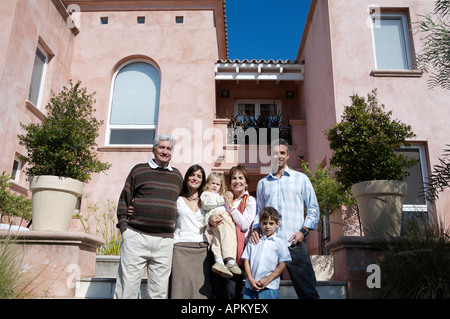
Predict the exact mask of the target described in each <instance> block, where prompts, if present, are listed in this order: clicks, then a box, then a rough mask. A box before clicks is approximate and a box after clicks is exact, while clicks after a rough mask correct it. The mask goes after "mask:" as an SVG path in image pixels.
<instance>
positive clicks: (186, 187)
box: [181, 164, 206, 196]
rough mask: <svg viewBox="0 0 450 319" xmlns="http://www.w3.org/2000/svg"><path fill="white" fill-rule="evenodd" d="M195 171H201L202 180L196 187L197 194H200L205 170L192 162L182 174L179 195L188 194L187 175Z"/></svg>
mask: <svg viewBox="0 0 450 319" xmlns="http://www.w3.org/2000/svg"><path fill="white" fill-rule="evenodd" d="M196 171H200V172H201V173H202V182H201V184H200V187H199V188H198V195H199V196H200V194H201V193H202V191H203V187H204V186H205V183H206V174H205V170H204V169H203V167H201V166H200V165H198V164H194V165H192V166H191V167H189V168H188V170H187V171H186V174H184V180H183V190H182V191H181V195H182V196H188V195H189V188H188V186H187V181H188V178H189V176H191V175H192V173H194V172H196Z"/></svg>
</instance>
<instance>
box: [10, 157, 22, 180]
mask: <svg viewBox="0 0 450 319" xmlns="http://www.w3.org/2000/svg"><path fill="white" fill-rule="evenodd" d="M15 162H17V169H16V173H15V175H14V176H13V174H12V173H13V170H14V163H15ZM22 166H23V163H22V161H21V160H20V158H19V156H17V155H16V156H15V157H14V162H13V169H12V170H11V179H12V180H13V181H14V182H15V183H17V184H18V183H19V180H20V175H21V172H22Z"/></svg>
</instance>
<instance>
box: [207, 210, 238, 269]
mask: <svg viewBox="0 0 450 319" xmlns="http://www.w3.org/2000/svg"><path fill="white" fill-rule="evenodd" d="M214 214H215V213H214ZM218 214H219V215H220V216H221V217H222V218H223V220H222V223H220V225H219V226H217V227H214V228H213V229H212V233H213V235H214V241H213V243H212V246H211V251H212V252H213V254H214V257H215V258H222V259H223V260H225V259H227V258H232V259H234V260H236V252H237V239H236V226H235V224H234V221H233V218H231V216H230V214H228V213H227V212H223V211H220V212H218Z"/></svg>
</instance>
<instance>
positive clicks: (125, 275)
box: [114, 134, 183, 299]
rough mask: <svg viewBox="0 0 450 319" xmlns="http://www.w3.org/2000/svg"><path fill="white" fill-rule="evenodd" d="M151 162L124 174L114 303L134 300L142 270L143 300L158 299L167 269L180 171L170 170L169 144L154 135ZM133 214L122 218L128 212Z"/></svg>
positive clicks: (162, 295) (164, 293)
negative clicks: (145, 278) (116, 300)
mask: <svg viewBox="0 0 450 319" xmlns="http://www.w3.org/2000/svg"><path fill="white" fill-rule="evenodd" d="M153 145H154V147H153V153H154V158H153V159H151V160H150V161H149V162H148V163H141V164H137V165H136V166H135V167H133V169H132V170H131V172H130V173H129V175H128V177H127V179H126V181H125V186H124V188H123V190H122V193H121V195H120V199H119V204H118V207H117V218H118V224H117V226H118V227H119V228H120V231H121V233H122V244H121V248H120V266H119V272H118V275H117V282H116V289H115V292H114V298H117V299H118V298H127V299H130V298H133V299H135V298H137V296H138V292H139V289H140V284H141V280H142V273H143V269H144V268H145V266H147V272H148V282H147V297H148V298H151V299H164V298H166V297H167V293H168V291H167V290H168V283H169V276H170V271H171V266H172V252H173V244H174V239H173V233H174V231H175V223H176V219H177V199H178V196H179V194H180V192H181V189H182V187H183V177H182V175H181V173H180V171H179V170H178V169H176V168H174V167H171V166H170V163H169V162H170V159H171V158H172V153H173V148H174V146H175V140H174V139H173V137H172V136H170V135H166V134H162V135H158V136H157V137H156V139H155V141H154V144H153ZM130 206H133V212H132V214H131V215H130V214H129V213H128V207H130Z"/></svg>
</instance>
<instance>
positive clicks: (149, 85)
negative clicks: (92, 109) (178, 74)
mask: <svg viewBox="0 0 450 319" xmlns="http://www.w3.org/2000/svg"><path fill="white" fill-rule="evenodd" d="M113 81H114V82H113V93H112V99H111V108H110V116H109V123H108V133H109V134H108V136H107V139H108V141H107V143H108V144H110V145H150V144H153V139H154V137H155V132H156V125H157V123H158V109H159V94H160V84H161V77H160V74H159V72H158V70H157V69H156V68H155V67H154V66H152V65H151V64H148V63H145V62H132V63H129V64H126V65H124V66H123V67H122V68H120V69H119V70H118V72H117V73H116V74H115V77H114V79H113Z"/></svg>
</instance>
